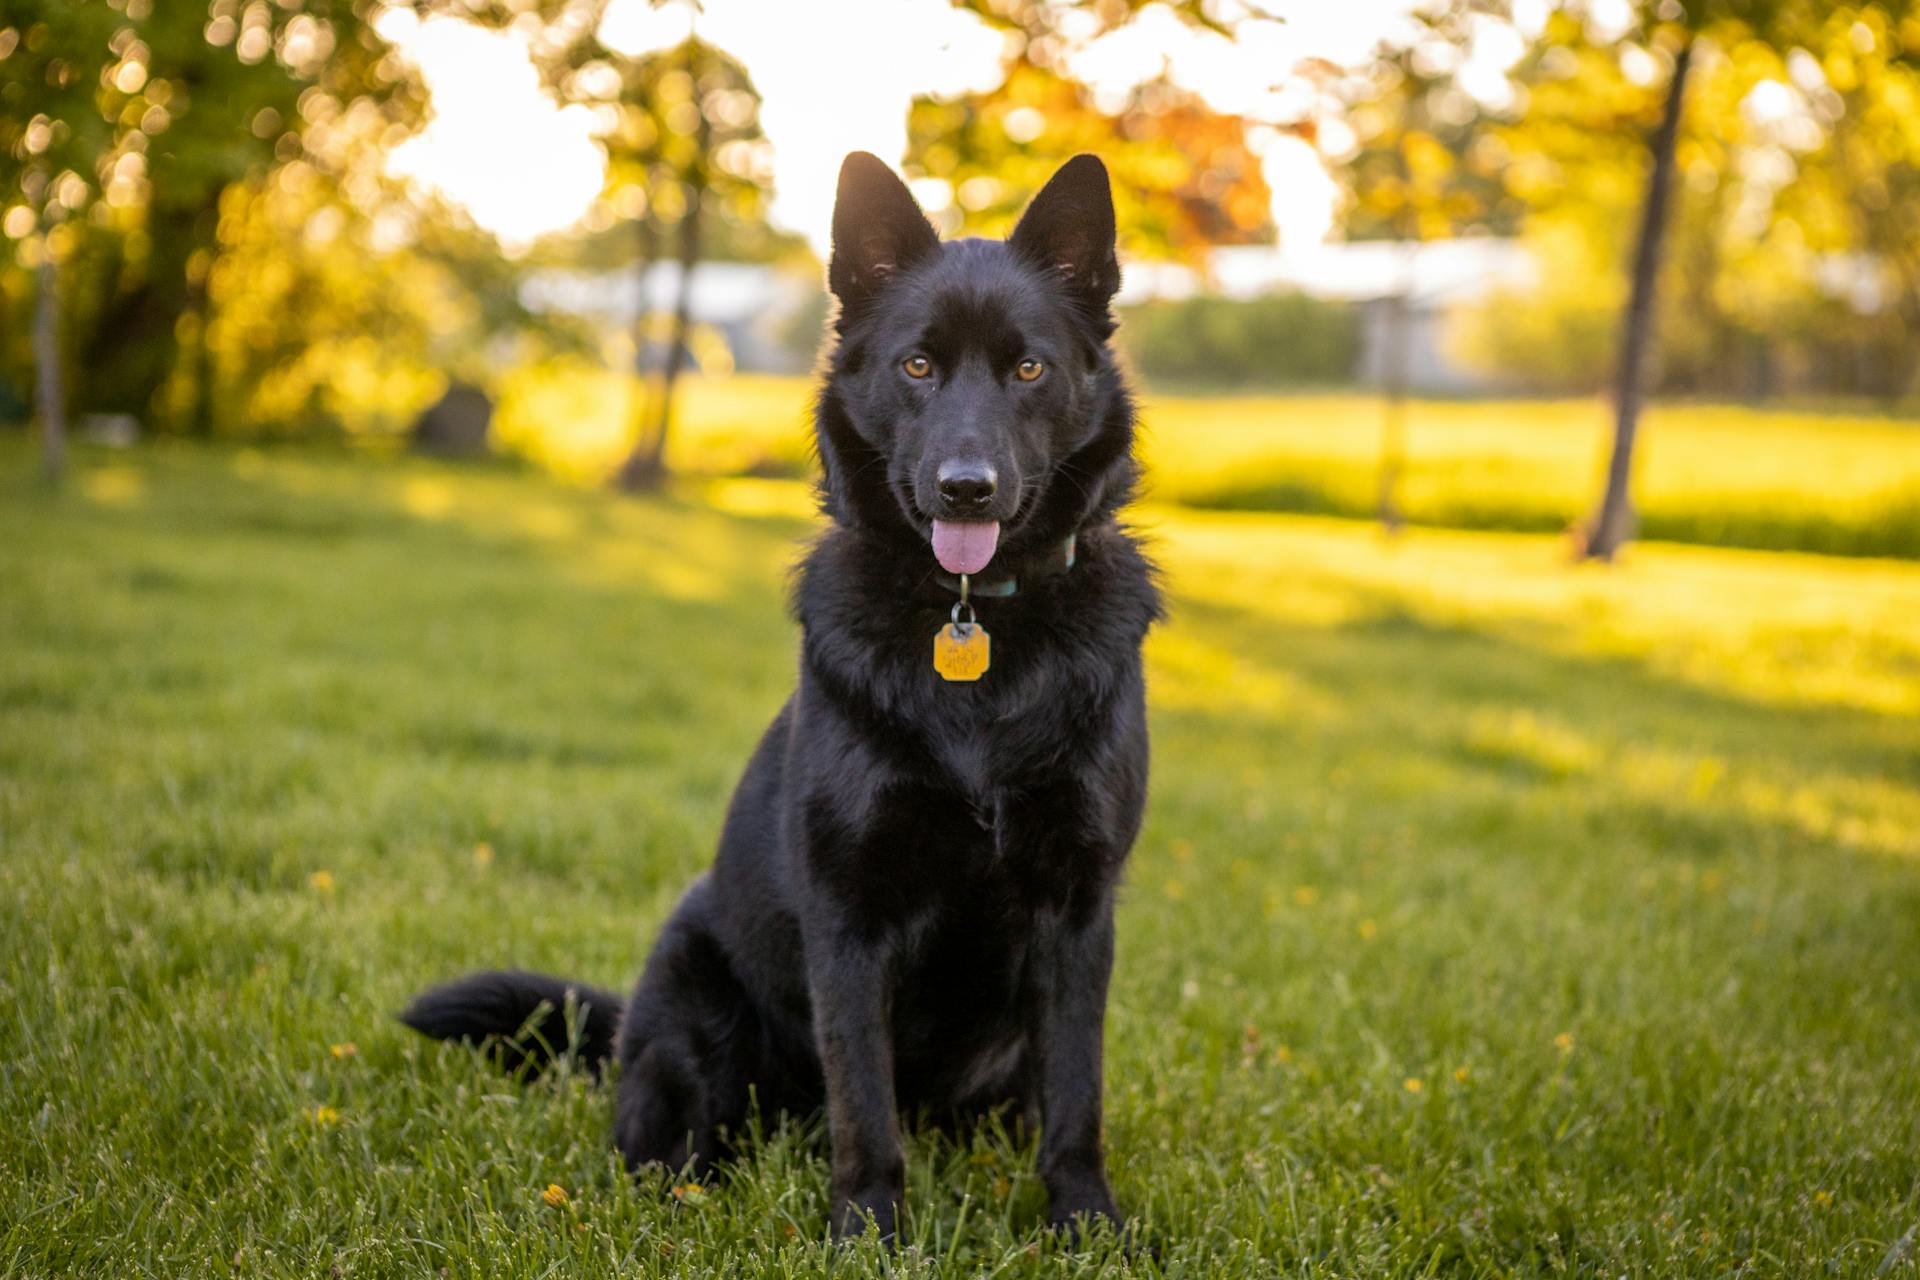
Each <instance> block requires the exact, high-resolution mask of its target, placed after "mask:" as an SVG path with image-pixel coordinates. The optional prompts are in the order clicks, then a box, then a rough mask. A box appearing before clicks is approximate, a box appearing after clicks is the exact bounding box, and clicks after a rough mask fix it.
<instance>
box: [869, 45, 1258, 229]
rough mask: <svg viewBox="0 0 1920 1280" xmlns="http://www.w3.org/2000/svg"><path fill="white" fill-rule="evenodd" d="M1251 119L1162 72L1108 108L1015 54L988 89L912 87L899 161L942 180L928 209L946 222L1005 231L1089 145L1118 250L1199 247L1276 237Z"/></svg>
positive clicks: (914, 172)
mask: <svg viewBox="0 0 1920 1280" xmlns="http://www.w3.org/2000/svg"><path fill="white" fill-rule="evenodd" d="M1246 129H1247V122H1246V121H1244V120H1242V119H1240V118H1239V117H1237V116H1230V115H1221V114H1219V113H1217V112H1215V111H1213V110H1211V109H1209V108H1208V107H1207V106H1206V105H1205V104H1204V103H1203V102H1202V101H1201V100H1200V99H1199V98H1198V97H1196V96H1195V95H1193V94H1190V93H1186V92H1184V91H1182V90H1179V89H1178V88H1176V87H1175V86H1173V85H1171V84H1168V83H1165V82H1154V83H1151V84H1147V85H1143V86H1141V87H1139V88H1137V89H1135V90H1134V91H1133V92H1132V93H1131V94H1130V95H1129V97H1128V99H1127V101H1126V102H1125V103H1124V104H1123V105H1122V106H1121V108H1120V110H1119V111H1117V112H1112V113H1110V112H1108V111H1105V110H1103V109H1101V107H1099V106H1097V105H1095V103H1094V102H1093V100H1092V96H1091V93H1090V91H1089V90H1088V89H1087V88H1086V86H1084V85H1082V84H1079V83H1078V82H1076V81H1074V80H1072V79H1070V78H1069V77H1067V76H1064V75H1062V74H1060V73H1058V72H1055V71H1053V70H1051V69H1049V68H1045V67H1037V66H1033V65H1030V64H1028V63H1026V62H1015V63H1013V64H1012V65H1011V66H1010V67H1009V68H1008V71H1007V78H1006V79H1005V81H1003V82H1002V83H1001V85H1000V86H999V87H998V88H997V89H994V90H992V91H990V92H987V93H984V94H974V95H970V96H967V97H962V98H957V99H952V100H941V99H936V98H927V97H922V98H916V99H915V100H914V103H913V107H912V109H911V111H910V112H909V114H908V117H907V160H906V170H907V172H908V174H909V175H911V176H914V177H919V178H930V179H937V180H938V181H939V182H941V183H944V184H946V186H945V189H946V190H947V191H949V192H951V202H950V203H948V204H946V205H945V206H944V207H936V208H934V209H931V210H929V212H931V213H932V214H933V215H934V217H935V220H936V221H938V222H939V223H940V224H941V227H942V230H943V231H945V232H946V233H948V234H955V233H959V232H962V231H965V232H967V233H970V234H982V235H1005V234H1007V233H1008V232H1009V231H1011V230H1012V229H1013V224H1014V222H1015V220H1016V219H1017V218H1018V217H1019V214H1020V210H1021V209H1023V208H1025V206H1026V202H1027V201H1028V200H1029V199H1031V198H1032V196H1033V193H1034V192H1036V191H1038V190H1039V189H1040V188H1041V187H1042V186H1043V185H1045V183H1046V181H1047V179H1048V178H1050V177H1051V176H1053V171H1054V170H1055V169H1057V168H1058V167H1059V166H1060V165H1061V164H1063V163H1064V162H1065V161H1066V160H1067V159H1069V158H1070V157H1072V156H1074V155H1077V154H1079V153H1080V152H1083V151H1090V152H1093V153H1095V154H1097V155H1099V156H1100V157H1101V159H1102V160H1104V161H1105V162H1106V165H1107V168H1108V170H1109V172H1111V173H1112V175H1113V194H1114V213H1115V216H1116V218H1117V219H1118V223H1119V229H1120V242H1121V246H1122V250H1123V252H1125V253H1128V254H1130V255H1134V256H1140V257H1153V258H1194V257H1197V256H1198V255H1200V254H1201V253H1203V252H1204V251H1205V250H1206V249H1208V248H1209V247H1211V246H1213V245H1217V244H1244V243H1251V242H1256V241H1260V240H1266V239H1271V238H1272V234H1273V226H1272V219H1271V214H1270V204H1271V196H1270V194H1269V192H1268V191H1267V184H1266V179H1265V178H1264V177H1263V176H1262V174H1261V171H1260V161H1259V158H1258V157H1257V156H1255V155H1254V154H1253V153H1252V152H1251V151H1250V150H1248V148H1247V142H1246Z"/></svg>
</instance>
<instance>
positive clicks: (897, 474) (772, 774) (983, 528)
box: [403, 153, 1160, 1236]
mask: <svg viewBox="0 0 1920 1280" xmlns="http://www.w3.org/2000/svg"><path fill="white" fill-rule="evenodd" d="M829 280H830V283H831V285H832V288H833V292H834V293H835V294H836V295H837V296H838V298H839V302H840V309H839V315H838V319H837V321H836V325H835V327H836V329H837V332H838V342H837V344H836V345H835V347H834V350H833V352H832V355H831V360H830V363H829V366H828V369H827V372H826V376H825V383H824V386H823V387H822V389H821V392H820V398H819V403H818V407H817V410H816V414H815V425H816V430H817V433H818V439H819V451H820V459H821V462H822V464H823V468H824V471H825V475H824V478H823V481H822V500H823V505H824V507H825V511H826V514H827V515H828V516H829V517H830V518H831V524H830V526H829V528H828V529H827V530H826V532H825V533H824V534H822V535H821V537H820V539H819V541H818V542H817V543H816V545H815V546H814V547H813V549H812V552H811V554H810V555H809V556H808V557H807V559H806V562H805V564H804V565H803V567H802V568H801V570H800V573H799V575H798V579H797V583H796V587H795V592H794V607H795V612H796V614H797V615H798V618H799V622H800V625H801V628H802V631H803V633H804V640H803V644H802V649H801V663H800V681H799V687H798V688H797V690H796V691H795V692H794V694H793V696H792V698H791V699H789V701H788V702H787V705H786V706H785V707H783V708H782V709H781V711H780V714H779V715H778V716H776V717H775V718H774V721H773V724H772V726H771V727H770V728H769V729H768V730H767V733H766V736H765V737H764V738H763V739H762V740H761V743H760V746H759V748H758V749H757V750H756V751H755V752H754V755H753V759H752V761H751V762H750V763H749V764H748V766H747V771H746V775H745V777H744V778H742V779H741V782H740V786H739V789H738V790H737V791H736V792H735V793H734V797H733V802H732V805H731V808H730V809H729V811H728V814H727V822H726V828H725V830H724V832H723V833H722V835H721V838H720V851H719V855H718V856H717V857H716V858H715V860H714V864H713V867H712V870H711V871H709V872H708V873H707V874H706V875H704V876H702V877H701V878H700V879H699V880H698V881H697V882H696V883H695V884H694V885H693V887H692V888H691V889H689V890H688V891H687V895H686V897H685V898H684V899H683V900H682V901H681V903H680V905H679V907H678V909H677V910H676V911H675V912H674V914H673V917H672V919H671V920H669V921H668V923H667V925H666V928H665V930H664V932H663V933H662V934H661V936H660V939H659V941H658V942H657V943H656V944H655V945H654V949H653V954H652V956H651V957H650V958H649V959H648V961H647V966H646V971H645V973H644V974H643V975H642V976H641V978H640V984H639V986H638V988H637V989H636V990H635V991H634V993H633V997H632V999H631V1000H629V1001H628V1002H627V1005H626V1011H625V1014H624V1016H620V1015H618V1014H617V1013H616V1009H617V1008H618V1005H619V1000H618V998H617V997H615V996H613V995H610V994H607V993H605V992H599V991H594V990H591V989H588V988H584V987H579V986H576V985H573V984H569V983H566V982H563V981H561V980H559V979H552V978H541V977H538V976H536V975H531V974H519V973H493V974H482V975H478V976H476V977H472V978H468V979H465V980H463V981H460V982H455V983H452V984H450V985H448V986H445V987H441V988H438V989H436V990H434V991H430V992H428V993H426V994H425V995H423V996H421V997H420V998H419V999H418V1001H416V1002H415V1003H414V1005H413V1006H412V1007H411V1008H410V1009H409V1010H408V1011H407V1012H406V1013H405V1014H404V1015H403V1017H404V1018H405V1020H406V1021H407V1022H408V1023H409V1024H410V1025H412V1026H414V1027H416V1028H418V1029H419V1030H421V1031H423V1032H426V1033H427V1034H428V1035H432V1036H439V1037H443V1038H449V1039H469V1040H476V1041H479V1040H488V1039H494V1040H502V1039H506V1040H511V1039H512V1038H513V1037H515V1036H516V1033H523V1032H525V1031H527V1030H529V1029H530V1028H531V1029H536V1030H537V1029H539V1028H540V1027H541V1026H542V1024H543V1020H545V1019H547V1018H548V1017H549V1016H551V1017H552V1019H553V1020H552V1022H551V1023H548V1024H546V1031H545V1033H544V1035H543V1036H542V1037H539V1038H540V1039H545V1040H555V1039H557V1040H562V1041H564V1039H565V1035H564V1034H563V1033H561V1032H560V1030H559V1028H560V1017H559V1011H560V1010H561V1009H562V1008H564V1007H566V1006H567V1005H568V1004H569V1003H570V1002H573V1003H577V1005H578V1006H580V1012H579V1013H578V1015H577V1018H576V1025H575V1026H574V1028H573V1032H574V1034H575V1036H576V1049H577V1051H578V1052H580V1053H581V1054H583V1056H585V1057H586V1058H587V1059H588V1060H589V1061H591V1062H594V1063H598V1062H599V1061H600V1060H603V1059H604V1058H606V1057H607V1056H609V1055H610V1054H617V1056H618V1059H619V1064H620V1078H619V1103H618V1109H617V1115H616V1119H615V1141H616V1142H617V1143H618V1145H619V1148H620V1151H621V1152H622V1154H623V1155H624V1156H625V1157H626V1160H627V1162H628V1164H629V1165H630V1166H634V1167H637V1166H639V1165H642V1164H645V1163H648V1162H660V1163H664V1164H666V1165H669V1166H673V1167H676V1168H677V1167H680V1166H683V1165H686V1164H688V1163H692V1164H695V1165H696V1166H699V1165H704V1164H705V1163H707V1162H708V1161H710V1160H711V1159H713V1158H714V1157H715V1156H716V1154H718V1153H719V1152H720V1150H721V1144H722V1142H723V1140H724V1137H723V1131H725V1130H728V1129H730V1128H735V1127H737V1126H739V1125H740V1124H741V1122H742V1121H743V1120H744V1119H745V1118H746V1114H747V1110H748V1105H749V1090H751V1091H752V1092H753V1094H754V1095H755V1096H757V1098H758V1102H759V1105H760V1107H761V1108H762V1109H764V1110H765V1111H766V1112H767V1114H769V1115H773V1114H777V1112H778V1111H780V1110H782V1109H784V1110H787V1111H791V1112H795V1113H801V1112H806V1111H812V1110H816V1109H817V1108H819V1106H820V1105H821V1104H822V1103H823V1102H824V1104H825V1106H826V1111H827V1121H828V1129H829V1133H830V1138H831V1143H832V1148H833V1206H834V1208H833V1225H834V1229H835V1231H836V1233H838V1234H847V1233H857V1232H859V1231H860V1230H862V1229H863V1228H864V1226H865V1223H866V1221H867V1219H868V1217H869V1216H871V1218H872V1219H873V1220H874V1222H875V1223H876V1224H877V1225H878V1227H879V1230H880V1233H881V1234H882V1235H883V1236H886V1235H890V1234H891V1233H892V1232H893V1230H894V1225H895V1213H896V1209H897V1206H898V1205H899V1203H900V1199H901V1193H902V1178H903V1172H904V1170H903V1158H902V1151H901V1139H900V1120H899V1116H900V1112H901V1109H902V1108H909V1109H922V1108H924V1109H927V1110H930V1111H933V1112H939V1113H944V1114H953V1113H960V1114H968V1113H975V1112H980V1111H985V1110H987V1109H990V1108H993V1107H996V1106H999V1105H1001V1104H1007V1103H1010V1104H1012V1105H1013V1106H1014V1107H1015V1108H1016V1110H1017V1113H1018V1114H1019V1115H1021V1116H1022V1117H1023V1118H1024V1119H1025V1120H1027V1121H1028V1122H1030V1123H1035V1124H1037V1125H1038V1127H1039V1131H1040V1135H1041V1136H1040V1172H1041V1174H1042V1175H1043V1177H1044V1178H1045V1181H1046V1184H1047V1189H1048V1192H1049V1194H1050V1195H1051V1197H1052V1217H1053V1220H1054V1221H1055V1222H1056V1223H1063V1224H1064V1223H1070V1222H1074V1221H1075V1220H1076V1219H1078V1218H1080V1217H1081V1216H1082V1215H1084V1216H1085V1218H1087V1219H1091V1218H1108V1219H1117V1217H1118V1214H1117V1211H1116V1210H1115V1208H1114V1204H1113V1196H1112V1193H1111V1192H1110V1191H1109V1190H1108V1187H1107V1175H1106V1160H1105V1155H1104V1153H1103V1151H1102V1140H1101V1096H1100V1095H1101V1038H1102V1023H1103V1020H1104V1017H1105V1011H1106V1003H1107V979H1108V974H1109V972H1110V970H1111V968H1112V964H1113V907H1114V891H1115V885H1116V881H1117V880H1118V878H1119V875H1120V869H1121V864H1122V863H1123V862H1124V861H1125V859H1126V856H1127V852H1128V849H1129V848H1130V846H1131V845H1132V843H1133V839H1134V835H1135V833H1136V832H1137V830H1138V828H1139V824H1140V811H1141V806H1142V803H1143V801H1144V799H1145V796H1146V786H1147V730H1146V720H1145V714H1144V691H1143V685H1142V681H1141V672H1140V643H1141V640H1142V638H1143V637H1144V636H1145V635H1146V632H1147V629H1148V627H1149V626H1150V625H1151V624H1152V623H1153V621H1154V620H1155V619H1156V618H1157V617H1158V615H1159V607H1160V606H1159V597H1158V594H1157V592H1156V591H1155V589H1154V585H1153V581H1152V576H1151V572H1150V569H1149V566H1148V564H1147V562H1146V561H1145V559H1144V558H1143V557H1142V555H1141V553H1140V551H1139V549H1138V548H1137V547H1136V546H1135V544H1134V542H1133V540H1132V539H1131V538H1130V537H1129V536H1128V535H1127V534H1126V532H1124V531H1123V530H1122V529H1121V528H1120V527H1119V526H1118V525H1117V524H1116V523H1115V518H1114V513H1115V511H1116V510H1117V509H1118V508H1119V507H1120V506H1121V505H1122V504H1123V503H1124V502H1125V501H1126V500H1127V498H1128V496H1129V494H1130V492H1131V488H1132V484H1133V480H1134V462H1133V456H1132V445H1133V416H1134V415H1133V405H1132V402H1131V400H1130V398H1129V396H1128V393H1127V390H1126V388H1125V386H1124V385H1123V383H1122V380H1121V375H1120V372H1119V370H1118V369H1117V368H1116V366H1115V363H1114V359H1113V355H1112V353H1111V351H1110V350H1109V348H1108V345H1107V340H1108V338H1109V337H1110V336H1111V335H1112V332H1113V328H1114V321H1113V318H1112V316H1111V314H1110V311H1109V303H1110V302H1111V300H1112V297H1113V293H1114V290H1115V289H1116V288H1117V287H1118V285H1119V267H1118V264H1117V262H1116V260H1115V257H1114V220H1113V201H1112V196H1111V194H1110V192H1109V190H1108V185H1107V172H1106V169H1105V167H1104V166H1103V165H1102V164H1101V163H1100V162H1099V161H1098V160H1097V159H1095V158H1093V157H1092V156H1080V157H1077V158H1076V159H1074V160H1072V161H1069V162H1068V163H1067V164H1066V165H1065V166H1064V167H1062V168H1061V169H1060V171H1059V172H1058V173H1057V174H1055V175H1054V177H1053V179H1052V180H1051V181H1050V182H1048V184H1047V186H1046V188H1045V189H1044V190H1042V191H1041V192H1040V194H1039V196H1037V197H1036V198H1035V199H1034V201H1033V204H1032V205H1031V206H1030V207H1029V208H1028V210H1027V212H1026V214H1025V216H1024V217H1023V218H1022V219H1021V221H1020V224H1019V226H1018V228H1017V229H1016V230H1015V231H1014V233H1013V235H1012V237H1011V238H1009V239H1008V240H1006V241H1005V242H999V241H986V240H958V241H953V242H950V243H946V244H942V243H941V242H940V240H939V238H938V237H937V236H936V235H935V233H934V231H933V229H932V227H931V226H929V225H928V222H927V219H926V216H925V215H924V214H923V213H922V212H921V210H920V208H919V206H918V205H916V204H915V203H914V200H913V197H912V195H911V194H909V192H908V191H907V188H906V186H905V185H904V184H903V183H902V182H901V181H900V180H899V179H898V178H897V177H895V176H894V175H893V173H892V172H891V171H890V170H888V169H887V168H886V166H885V165H883V164H882V163H881V162H880V161H879V160H877V159H875V158H874V157H873V156H870V155H867V154H865V153H856V154H854V155H851V156H849V157H848V158H847V161H846V164H845V166H844V167H843V168H842V169H841V171H840V189H839V196H838V204H837V206H836V207H835V210H834V220H833V261H832V266H831V269H830V271H829ZM963 596H964V597H965V599H964V600H963ZM974 611H977V619H978V621H977V624H971V625H970V623H971V620H972V619H973V618H974V617H975V616H976V614H975V612H974ZM987 633H990V641H989V638H988V635H987ZM989 643H990V644H991V649H990V651H988V650H987V645H988V644H989ZM936 659H937V660H938V662H939V669H936ZM983 664H984V665H985V666H986V669H985V671H984V672H982V671H981V667H982V665H983ZM520 1052H523V1053H525V1054H526V1055H527V1056H528V1058H529V1060H531V1061H533V1062H534V1063H535V1064H536V1065H537V1064H538V1063H539V1062H540V1061H541V1060H543V1058H544V1055H545V1054H547V1053H549V1052H551V1050H547V1049H544V1048H541V1047H539V1046H537V1045H536V1046H533V1047H528V1046H526V1045H525V1037H524V1036H522V1042H521V1049H520Z"/></svg>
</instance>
